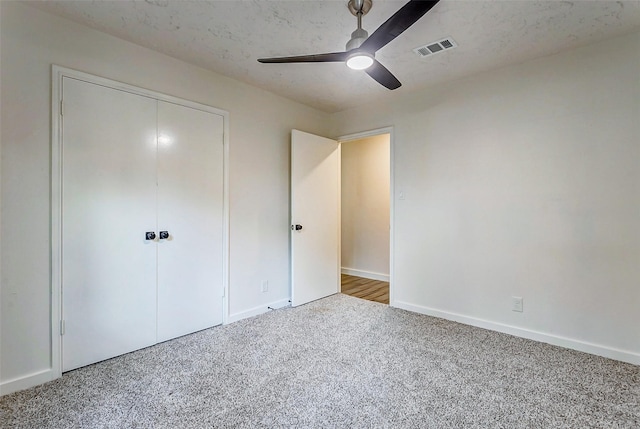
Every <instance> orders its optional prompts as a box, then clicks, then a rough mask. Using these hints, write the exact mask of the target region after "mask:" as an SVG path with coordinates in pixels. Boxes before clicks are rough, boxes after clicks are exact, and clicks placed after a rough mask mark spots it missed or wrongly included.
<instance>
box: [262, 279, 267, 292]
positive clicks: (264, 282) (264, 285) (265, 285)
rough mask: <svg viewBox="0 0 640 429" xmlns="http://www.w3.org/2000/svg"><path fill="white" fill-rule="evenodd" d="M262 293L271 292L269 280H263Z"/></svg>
mask: <svg viewBox="0 0 640 429" xmlns="http://www.w3.org/2000/svg"><path fill="white" fill-rule="evenodd" d="M260 290H261V291H262V292H269V280H262V286H260Z"/></svg>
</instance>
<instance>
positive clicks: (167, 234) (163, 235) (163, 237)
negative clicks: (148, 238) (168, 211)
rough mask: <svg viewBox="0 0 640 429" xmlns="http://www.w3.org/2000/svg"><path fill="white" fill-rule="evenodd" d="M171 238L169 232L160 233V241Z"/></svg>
mask: <svg viewBox="0 0 640 429" xmlns="http://www.w3.org/2000/svg"><path fill="white" fill-rule="evenodd" d="M167 238H169V231H160V240H166V239H167Z"/></svg>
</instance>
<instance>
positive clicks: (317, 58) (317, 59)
mask: <svg viewBox="0 0 640 429" xmlns="http://www.w3.org/2000/svg"><path fill="white" fill-rule="evenodd" d="M347 56H348V52H331V53H328V54H314V55H298V56H295V57H279V58H259V59H258V62H261V63H337V62H341V61H346V60H347Z"/></svg>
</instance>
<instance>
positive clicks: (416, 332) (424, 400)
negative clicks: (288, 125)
mask: <svg viewBox="0 0 640 429" xmlns="http://www.w3.org/2000/svg"><path fill="white" fill-rule="evenodd" d="M0 427H2V428H290V427H301V428H483V429H487V428H640V367H639V366H635V365H630V364H626V363H622V362H618V361H613V360H609V359H605V358H601V357H597V356H592V355H588V354H585V353H580V352H576V351H572V350H567V349H563V348H560V347H554V346H551V345H548V344H543V343H538V342H534V341H529V340H525V339H522V338H518V337H513V336H509V335H505V334H500V333H496V332H492V331H487V330H483V329H479V328H474V327H470V326H466V325H462V324H458V323H454V322H449V321H445V320H442V319H437V318H432V317H427V316H424V315H419V314H414V313H411V312H407V311H403V310H399V309H395V308H391V307H389V306H386V305H383V304H378V303H374V302H370V301H365V300H361V299H357V298H353V297H349V296H346V295H342V294H338V295H334V296H331V297H328V298H325V299H322V300H319V301H316V302H313V303H310V304H307V305H304V306H301V307H297V308H285V309H281V310H276V311H272V312H270V313H267V314H264V315H261V316H257V317H254V318H251V319H246V320H242V321H240V322H236V323H233V324H230V325H227V326H222V327H216V328H212V329H208V330H205V331H201V332H198V333H195V334H192V335H188V336H185V337H182V338H178V339H176V340H172V341H168V342H165V343H162V344H159V345H156V346H153V347H149V348H146V349H143V350H140V351H137V352H133V353H129V354H127V355H124V356H120V357H117V358H114V359H110V360H107V361H104V362H100V363H97V364H95V365H90V366H88V367H85V368H81V369H78V370H75V371H71V372H69V373H66V374H65V375H64V376H63V377H62V378H60V379H58V380H54V381H52V382H50V383H47V384H45V385H42V386H39V387H35V388H32V389H28V390H25V391H22V392H17V393H14V394H11V395H7V396H4V397H2V398H0Z"/></svg>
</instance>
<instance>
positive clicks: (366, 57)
mask: <svg viewBox="0 0 640 429" xmlns="http://www.w3.org/2000/svg"><path fill="white" fill-rule="evenodd" d="M372 65H373V55H371V54H369V53H367V52H356V53H355V54H353V55H351V56H350V57H349V58H347V67H349V68H350V69H353V70H364V69H368V68H369V67H371V66H372Z"/></svg>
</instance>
